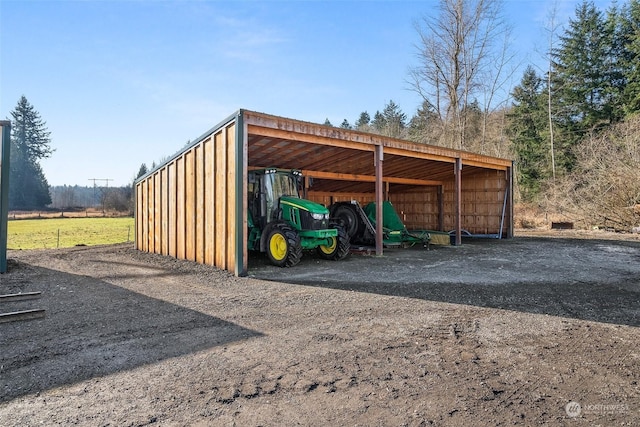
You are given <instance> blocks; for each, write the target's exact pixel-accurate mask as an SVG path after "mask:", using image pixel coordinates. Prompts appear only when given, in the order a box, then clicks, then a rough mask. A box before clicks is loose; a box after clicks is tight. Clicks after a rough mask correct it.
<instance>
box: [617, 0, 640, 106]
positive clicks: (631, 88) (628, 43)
mask: <svg viewBox="0 0 640 427" xmlns="http://www.w3.org/2000/svg"><path fill="white" fill-rule="evenodd" d="M618 39H619V40H620V44H621V55H622V58H621V65H622V72H623V75H624V83H625V85H624V88H623V109H624V112H625V114H626V115H630V114H633V113H636V112H638V111H640V0H630V1H629V4H628V6H626V7H623V8H622V11H621V13H620V29H619V37H618Z"/></svg>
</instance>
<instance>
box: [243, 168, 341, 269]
mask: <svg viewBox="0 0 640 427" xmlns="http://www.w3.org/2000/svg"><path fill="white" fill-rule="evenodd" d="M301 179H302V174H301V172H300V171H297V170H283V169H275V168H273V169H261V170H254V171H250V172H249V183H248V191H247V192H248V196H249V215H248V223H249V237H248V244H249V250H252V251H260V252H266V253H267V255H268V257H269V259H270V260H271V262H272V263H273V264H274V265H277V266H279V267H292V266H294V265H296V264H298V262H300V258H302V252H303V250H313V249H315V250H316V251H317V252H318V254H319V255H320V256H321V257H322V258H325V259H331V260H340V259H343V258H345V257H346V256H347V255H348V254H349V236H348V234H347V233H346V232H345V230H344V228H343V227H342V226H340V225H339V224H338V223H336V222H333V221H331V220H330V218H329V210H328V209H327V208H326V207H324V206H323V205H321V204H318V203H315V202H312V201H310V200H305V199H301V198H300V195H299V191H298V188H299V184H300V181H301Z"/></svg>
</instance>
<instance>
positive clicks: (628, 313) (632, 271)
mask: <svg viewBox="0 0 640 427" xmlns="http://www.w3.org/2000/svg"><path fill="white" fill-rule="evenodd" d="M362 253H363V252H355V253H354V254H352V255H351V256H350V257H349V258H348V259H347V260H344V261H340V262H327V261H323V260H321V259H320V258H318V257H312V256H308V257H303V261H302V262H301V264H300V265H298V266H297V267H295V268H292V269H281V268H277V267H273V266H271V265H269V264H268V263H267V261H266V259H265V258H264V257H263V256H258V255H256V256H254V257H253V258H252V259H251V263H250V269H249V275H250V276H251V277H255V278H260V279H266V280H276V281H283V282H287V283H296V284H303V285H310V286H322V287H328V288H335V289H343V290H351V291H360V292H369V293H377V294H382V295H393V296H401V297H409V298H420V299H425V300H431V301H441V302H449V303H455V304H470V305H474V306H480V307H492V308H500V309H511V310H520V311H526V312H532V313H545V314H550V315H555V316H567V317H576V318H580V319H588V320H595V321H602V322H611V323H621V324H628V325H631V326H640V311H638V309H639V308H640V242H638V241H621V240H598V239H575V238H573V239H572V238H540V237H538V238H536V237H520V238H516V239H507V240H496V239H468V240H465V241H464V245H462V246H433V245H432V246H431V247H430V248H429V249H428V250H427V249H424V248H422V247H421V246H420V245H416V246H414V247H411V248H406V249H400V248H387V249H385V252H384V256H382V257H377V256H375V255H363V254H362ZM365 253H366V252H365Z"/></svg>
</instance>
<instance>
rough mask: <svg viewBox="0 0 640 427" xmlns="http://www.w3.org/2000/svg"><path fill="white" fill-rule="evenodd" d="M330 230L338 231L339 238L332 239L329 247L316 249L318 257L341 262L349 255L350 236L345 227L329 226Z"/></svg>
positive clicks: (323, 246) (321, 246)
mask: <svg viewBox="0 0 640 427" xmlns="http://www.w3.org/2000/svg"><path fill="white" fill-rule="evenodd" d="M329 228H335V229H337V230H338V236H336V237H332V238H331V244H330V245H328V246H325V245H320V246H318V248H317V249H316V250H317V252H318V255H320V256H321V257H322V258H324V259H330V260H334V261H339V260H341V259H344V258H346V257H347V255H349V253H350V252H349V251H350V249H351V244H350V243H349V235H348V234H347V232H346V230H345V229H344V227H342V226H341V225H338V224H333V223H332V224H329Z"/></svg>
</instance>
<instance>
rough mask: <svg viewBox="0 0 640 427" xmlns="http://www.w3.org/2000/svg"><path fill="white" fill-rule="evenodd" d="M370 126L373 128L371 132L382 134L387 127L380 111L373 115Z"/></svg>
mask: <svg viewBox="0 0 640 427" xmlns="http://www.w3.org/2000/svg"><path fill="white" fill-rule="evenodd" d="M371 126H373V130H375V131H376V132H382V131H383V130H384V128H385V127H386V126H387V122H386V121H385V118H384V116H383V115H382V113H381V112H380V111H376V114H374V116H373V120H372V121H371Z"/></svg>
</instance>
